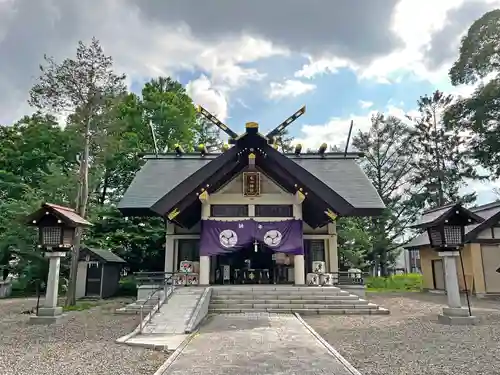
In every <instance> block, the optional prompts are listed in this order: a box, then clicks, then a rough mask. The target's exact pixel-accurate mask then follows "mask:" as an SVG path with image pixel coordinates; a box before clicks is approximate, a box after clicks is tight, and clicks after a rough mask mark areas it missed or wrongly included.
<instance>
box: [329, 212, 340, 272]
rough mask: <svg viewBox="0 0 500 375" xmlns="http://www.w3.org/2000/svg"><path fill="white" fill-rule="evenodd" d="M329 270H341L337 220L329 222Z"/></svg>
mask: <svg viewBox="0 0 500 375" xmlns="http://www.w3.org/2000/svg"><path fill="white" fill-rule="evenodd" d="M327 251H328V271H329V272H332V273H335V272H339V253H338V245H337V222H335V221H334V222H333V223H329V224H328V249H327Z"/></svg>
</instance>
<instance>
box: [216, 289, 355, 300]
mask: <svg viewBox="0 0 500 375" xmlns="http://www.w3.org/2000/svg"><path fill="white" fill-rule="evenodd" d="M350 295H351V293H349V292H344V291H340V292H334V293H329V294H326V293H305V292H304V293H303V292H293V293H292V292H279V291H265V292H260V293H258V292H247V291H240V292H238V293H230V292H224V293H221V292H219V293H214V294H212V296H213V297H221V298H234V297H235V296H238V297H239V298H243V297H254V296H258V297H263V296H266V297H268V296H269V297H273V296H276V297H277V298H279V299H297V298H313V299H314V298H318V299H322V298H324V299H326V298H331V297H346V296H350ZM245 299H247V298H245ZM265 299H268V298H265Z"/></svg>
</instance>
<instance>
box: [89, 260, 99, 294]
mask: <svg viewBox="0 0 500 375" xmlns="http://www.w3.org/2000/svg"><path fill="white" fill-rule="evenodd" d="M101 276H102V263H100V262H99V263H97V264H89V266H88V268H87V285H86V288H85V295H86V296H100V295H101Z"/></svg>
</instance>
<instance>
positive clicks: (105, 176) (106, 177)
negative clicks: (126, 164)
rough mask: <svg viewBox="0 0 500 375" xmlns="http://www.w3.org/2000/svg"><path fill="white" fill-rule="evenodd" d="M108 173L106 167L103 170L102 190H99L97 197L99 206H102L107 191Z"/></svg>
mask: <svg viewBox="0 0 500 375" xmlns="http://www.w3.org/2000/svg"><path fill="white" fill-rule="evenodd" d="M110 177H111V176H110V174H109V169H108V168H106V170H105V172H104V180H103V183H102V191H101V196H100V198H99V205H100V206H104V203H105V202H106V195H107V193H108V185H109V178H110Z"/></svg>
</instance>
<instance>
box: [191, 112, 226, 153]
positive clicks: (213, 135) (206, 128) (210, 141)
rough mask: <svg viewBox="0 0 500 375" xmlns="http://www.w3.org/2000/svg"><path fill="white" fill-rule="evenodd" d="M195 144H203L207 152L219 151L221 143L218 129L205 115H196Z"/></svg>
mask: <svg viewBox="0 0 500 375" xmlns="http://www.w3.org/2000/svg"><path fill="white" fill-rule="evenodd" d="M196 121H197V129H196V133H195V144H196V145H200V144H203V145H205V147H206V148H207V151H208V152H217V151H220V150H221V148H222V145H223V143H224V142H223V141H222V138H221V133H220V129H219V128H218V127H217V126H216V125H214V124H212V122H210V121H209V120H207V119H206V118H205V117H203V116H201V115H198V117H197V119H196Z"/></svg>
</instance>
